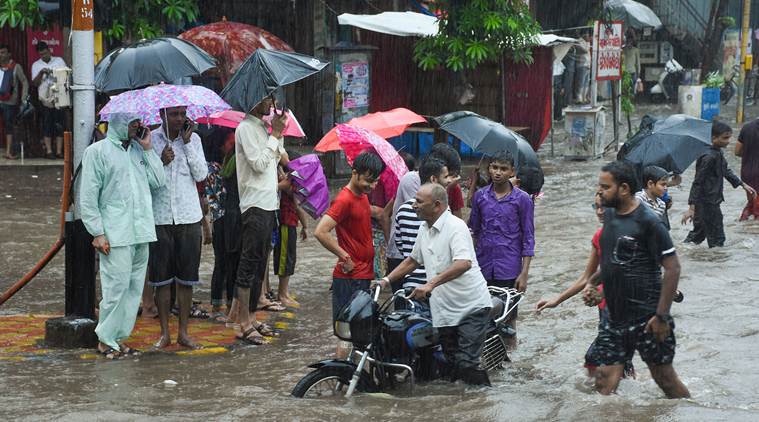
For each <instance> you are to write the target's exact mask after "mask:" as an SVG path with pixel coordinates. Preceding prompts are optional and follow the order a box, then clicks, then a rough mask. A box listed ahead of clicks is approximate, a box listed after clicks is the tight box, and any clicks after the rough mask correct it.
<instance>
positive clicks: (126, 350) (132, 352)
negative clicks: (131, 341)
mask: <svg viewBox="0 0 759 422" xmlns="http://www.w3.org/2000/svg"><path fill="white" fill-rule="evenodd" d="M121 354H123V355H128V356H140V355H141V354H142V352H141V351H139V350H137V349H135V348H132V347H129V346H127V345H126V344H122V345H121Z"/></svg>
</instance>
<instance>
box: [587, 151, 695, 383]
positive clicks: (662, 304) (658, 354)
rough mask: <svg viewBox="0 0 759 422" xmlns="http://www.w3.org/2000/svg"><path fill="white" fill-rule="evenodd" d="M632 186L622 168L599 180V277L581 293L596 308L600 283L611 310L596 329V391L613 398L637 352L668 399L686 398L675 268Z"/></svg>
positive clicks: (611, 167) (629, 171)
mask: <svg viewBox="0 0 759 422" xmlns="http://www.w3.org/2000/svg"><path fill="white" fill-rule="evenodd" d="M637 185H638V181H637V179H636V177H635V171H634V169H633V168H632V166H630V165H629V164H628V163H626V162H623V161H615V162H613V163H610V164H607V165H606V166H604V167H603V168H602V169H601V174H600V176H599V179H598V193H599V194H600V195H601V202H602V203H603V206H604V207H606V214H605V215H604V227H603V232H602V234H601V239H600V246H601V271H600V273H596V275H594V276H593V278H592V279H591V282H590V283H589V284H588V286H587V287H586V288H585V291H584V292H583V296H584V298H585V299H586V303H588V302H590V303H591V304H594V303H593V302H594V301H593V300H591V297H593V296H594V294H595V291H596V288H595V285H597V284H598V282H600V281H601V280H603V283H604V297H605V298H606V306H607V308H608V310H609V321H608V322H606V323H604V324H603V325H602V326H600V327H599V333H598V338H597V339H596V346H597V348H598V350H599V358H600V359H599V360H600V362H601V366H599V367H598V369H597V371H596V388H597V389H598V391H599V392H600V393H601V394H611V393H613V392H614V391H615V390H616V388H617V385H619V380H620V379H621V378H622V373H623V370H624V363H625V361H627V360H629V359H631V358H632V355H633V354H634V353H635V350H637V351H638V353H640V357H641V359H642V360H643V361H644V362H646V364H647V365H648V367H649V369H650V370H651V376H652V377H653V378H654V381H656V383H657V384H658V385H659V387H660V388H661V389H662V390H663V391H664V393H665V394H666V395H667V397H669V398H682V397H690V393H689V392H688V389H687V388H686V387H685V385H683V383H682V382H681V381H680V379H679V378H678V376H677V373H676V372H675V370H674V368H673V367H672V361H673V359H674V357H675V334H674V332H673V330H674V327H675V324H674V320H673V319H672V317H671V316H670V314H669V309H670V306H671V305H672V298H673V297H674V295H675V291H676V290H677V282H678V279H679V277H680V263H679V261H678V259H677V255H676V254H675V248H674V246H673V245H672V239H671V238H670V237H669V232H668V231H667V228H666V227H665V226H664V223H663V222H662V221H661V220H660V219H659V218H658V217H657V216H656V214H654V213H653V212H652V211H651V210H650V209H648V208H647V207H646V206H642V204H641V203H640V201H639V200H638V199H637V198H635V192H637V191H638V186H637ZM662 267H663V268H664V277H663V278H662V272H661V268H662Z"/></svg>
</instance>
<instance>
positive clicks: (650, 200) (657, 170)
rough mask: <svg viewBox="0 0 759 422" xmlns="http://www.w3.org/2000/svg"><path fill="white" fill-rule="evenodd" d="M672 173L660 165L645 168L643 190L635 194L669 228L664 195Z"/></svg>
mask: <svg viewBox="0 0 759 422" xmlns="http://www.w3.org/2000/svg"><path fill="white" fill-rule="evenodd" d="M670 176H672V173H670V172H668V171H667V170H664V169H663V168H661V167H658V166H647V167H646V168H644V169H643V190H641V191H639V192H638V193H636V194H635V196H636V197H637V198H638V199H640V202H641V203H642V204H643V205H645V206H647V207H648V208H650V209H651V211H653V212H654V214H656V216H657V217H659V218H660V219H661V220H662V222H664V225H665V226H667V229H669V228H670V227H669V218H668V217H667V204H666V203H665V202H664V195H666V194H667V182H668V181H669V178H670Z"/></svg>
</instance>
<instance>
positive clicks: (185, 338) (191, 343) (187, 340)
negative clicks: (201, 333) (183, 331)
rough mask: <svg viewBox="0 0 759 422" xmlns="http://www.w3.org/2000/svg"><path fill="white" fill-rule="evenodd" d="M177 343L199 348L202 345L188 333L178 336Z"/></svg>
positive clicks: (190, 347)
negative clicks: (187, 334)
mask: <svg viewBox="0 0 759 422" xmlns="http://www.w3.org/2000/svg"><path fill="white" fill-rule="evenodd" d="M177 344H178V345H180V346H184V347H187V348H189V349H199V348H200V346H199V345H198V344H197V343H195V342H194V341H192V339H191V338H190V337H189V336H186V335H180V336H179V337H177Z"/></svg>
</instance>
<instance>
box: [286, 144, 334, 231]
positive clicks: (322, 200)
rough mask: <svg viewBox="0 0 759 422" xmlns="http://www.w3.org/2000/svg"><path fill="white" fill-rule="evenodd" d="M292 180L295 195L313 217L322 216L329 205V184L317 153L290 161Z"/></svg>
mask: <svg viewBox="0 0 759 422" xmlns="http://www.w3.org/2000/svg"><path fill="white" fill-rule="evenodd" d="M287 167H288V168H289V169H290V182H291V183H292V186H293V196H294V197H295V199H296V200H297V201H298V203H299V204H300V206H301V207H303V209H304V210H305V211H306V212H307V213H308V214H309V215H310V216H311V217H313V218H320V217H321V216H322V214H324V212H325V211H327V207H328V206H329V186H328V185H327V178H326V177H324V169H323V168H322V163H321V161H319V157H318V156H316V154H307V155H304V156H302V157H300V158H296V159H294V160H292V161H290V164H288V166H287Z"/></svg>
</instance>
